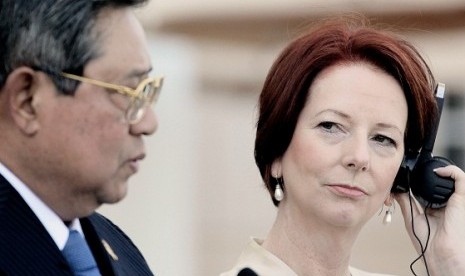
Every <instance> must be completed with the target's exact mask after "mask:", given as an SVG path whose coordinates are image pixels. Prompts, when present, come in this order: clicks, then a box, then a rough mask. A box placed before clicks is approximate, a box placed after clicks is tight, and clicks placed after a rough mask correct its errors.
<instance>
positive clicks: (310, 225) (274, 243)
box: [263, 210, 360, 276]
mask: <svg viewBox="0 0 465 276" xmlns="http://www.w3.org/2000/svg"><path fill="white" fill-rule="evenodd" d="M359 232H360V228H357V229H354V228H353V227H352V228H349V227H335V226H334V225H328V224H325V223H322V222H321V221H312V220H309V219H300V218H296V217H294V216H289V214H283V212H282V211H280V210H278V216H277V218H276V221H275V223H274V225H273V226H272V228H271V230H270V232H269V234H268V236H267V238H266V239H265V241H264V243H263V247H264V248H265V249H267V250H268V251H270V252H271V253H273V254H274V255H276V256H277V257H278V258H280V259H281V260H282V261H284V262H285V263H286V264H287V265H288V266H289V267H290V268H291V269H292V270H294V271H295V272H296V274H298V275H321V276H326V275H331V276H335V275H337V276H347V275H350V273H349V261H350V254H351V250H352V245H353V243H354V241H355V239H356V238H357V235H358V233H359Z"/></svg>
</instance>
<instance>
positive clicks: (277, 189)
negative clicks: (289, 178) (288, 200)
mask: <svg viewBox="0 0 465 276" xmlns="http://www.w3.org/2000/svg"><path fill="white" fill-rule="evenodd" d="M283 198H284V191H283V189H282V188H281V185H280V183H279V177H278V175H276V187H275V189H274V199H276V201H281V200H283Z"/></svg>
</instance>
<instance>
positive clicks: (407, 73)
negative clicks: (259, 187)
mask: <svg viewBox="0 0 465 276" xmlns="http://www.w3.org/2000/svg"><path fill="white" fill-rule="evenodd" d="M434 85H435V83H434V79H433V76H432V75H431V72H430V70H429V68H428V66H427V65H426V64H425V62H424V60H423V59H422V58H421V56H420V55H419V54H418V53H417V51H416V50H415V49H414V48H413V47H412V46H411V45H410V44H409V43H408V42H406V41H404V40H402V39H400V38H398V37H396V36H395V35H393V34H390V33H388V32H385V31H379V30H376V29H375V28H373V27H370V26H368V25H367V24H366V23H364V22H360V21H342V20H338V21H333V22H326V23H324V24H323V25H321V26H319V27H318V28H315V29H314V30H312V31H311V32H309V33H307V34H305V35H303V36H301V37H300V38H298V39H296V40H294V41H293V42H292V43H291V44H290V45H289V46H288V47H287V48H286V49H284V51H283V52H282V53H281V55H280V56H279V57H278V59H277V60H276V62H275V63H274V65H273V66H272V68H271V70H270V72H269V74H268V77H267V79H266V81H265V84H264V87H263V90H262V93H261V95H260V100H259V118H258V124H257V136H256V141H255V160H256V163H257V165H258V167H259V170H260V173H261V175H262V178H263V180H264V182H265V185H266V187H267V189H268V191H269V193H270V195H271V198H272V200H273V202H274V204H275V205H276V206H277V208H278V212H277V217H276V220H275V223H274V225H273V226H272V228H271V230H270V232H269V234H268V236H267V237H266V239H264V240H253V241H252V242H251V244H250V245H249V247H248V248H247V249H246V250H245V251H244V252H243V254H242V255H241V257H240V258H239V261H238V263H237V264H236V266H235V267H234V268H233V269H232V270H230V271H228V272H226V273H224V274H223V275H237V274H238V272H239V271H241V272H240V274H241V275H254V273H256V274H258V275H266V276H269V275H280V276H286V275H328V276H329V275H330V276H348V275H352V276H357V275H359V276H360V275H381V274H372V273H368V272H364V271H361V270H358V269H355V268H353V267H350V264H349V261H350V257H351V250H352V246H353V244H354V242H355V240H356V238H357V235H358V234H359V232H360V230H361V229H362V227H363V226H364V225H365V224H366V222H367V221H368V220H369V219H370V218H371V217H372V216H373V215H374V214H375V213H377V212H379V209H380V208H381V207H382V206H383V204H384V205H386V206H391V205H392V204H393V200H394V198H396V200H397V201H398V202H399V205H400V207H401V209H402V213H403V216H404V219H405V222H406V228H407V231H408V232H409V234H410V236H411V237H412V242H413V244H414V246H416V247H417V248H418V250H419V252H420V253H421V251H422V250H421V249H420V248H421V247H420V245H419V243H418V241H417V240H416V238H415V234H416V235H417V236H420V237H421V239H422V245H423V246H425V242H426V236H427V235H426V233H427V224H426V219H425V217H424V216H423V215H422V210H419V209H417V208H414V209H413V218H412V217H411V213H410V201H409V200H410V198H409V195H408V194H396V195H394V194H392V193H391V187H392V184H393V181H394V178H395V176H396V174H397V171H398V170H399V167H400V165H401V162H402V159H403V156H404V153H406V152H408V151H414V152H417V151H418V150H419V149H420V148H421V145H422V143H423V141H424V137H425V135H426V134H427V132H428V131H429V129H431V128H432V127H433V122H434V120H435V116H434V115H433V114H436V113H435V112H434V111H435V110H437V108H436V103H435V99H434V96H433V93H432V90H433V87H434ZM435 173H436V174H437V175H439V176H442V177H451V178H452V179H454V181H455V186H456V190H455V193H454V194H453V195H452V196H451V197H450V199H449V202H448V204H447V207H445V208H441V209H436V210H428V218H429V224H430V230H431V233H430V239H429V241H428V242H429V244H428V247H427V249H426V252H425V254H424V258H425V259H424V260H425V261H426V264H427V266H428V271H429V273H430V275H465V238H463V237H462V236H463V235H462V234H461V233H465V232H464V231H465V173H464V172H463V171H462V170H461V169H459V168H458V167H456V166H452V165H451V166H447V167H443V168H439V169H437V170H436V171H435ZM414 207H415V206H414ZM387 219H389V218H387ZM412 219H413V220H415V233H414V231H413V230H412V228H411V220H412ZM244 268H249V269H250V270H243V269H244ZM246 271H248V272H246ZM252 271H254V272H252Z"/></svg>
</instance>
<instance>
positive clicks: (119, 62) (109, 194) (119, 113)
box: [34, 9, 157, 218]
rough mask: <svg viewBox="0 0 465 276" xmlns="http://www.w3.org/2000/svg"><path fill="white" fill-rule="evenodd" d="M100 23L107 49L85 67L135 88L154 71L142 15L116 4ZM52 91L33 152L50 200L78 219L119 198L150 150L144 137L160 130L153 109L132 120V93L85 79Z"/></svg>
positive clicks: (93, 75) (102, 77) (103, 78)
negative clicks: (70, 88) (67, 91)
mask: <svg viewBox="0 0 465 276" xmlns="http://www.w3.org/2000/svg"><path fill="white" fill-rule="evenodd" d="M96 27H97V29H98V30H99V31H100V33H101V34H100V36H99V43H100V45H101V55H100V56H98V57H97V58H96V59H94V60H92V61H91V62H89V63H88V64H87V65H86V67H85V69H84V73H83V76H84V77H87V78H92V79H96V80H101V81H105V82H108V83H113V84H118V85H124V86H128V87H132V88H135V87H136V86H137V85H138V84H139V83H140V81H141V80H143V79H144V78H145V77H147V74H148V72H149V71H150V69H151V65H150V58H149V54H148V49H147V45H146V41H145V36H144V32H143V30H142V28H141V26H140V24H139V23H138V21H137V19H136V18H135V17H134V15H133V14H132V12H131V11H130V10H129V9H110V10H105V11H103V12H102V14H101V15H100V17H99V19H98V21H97V26H96ZM50 84H51V83H50ZM47 91H48V92H44V94H46V96H45V99H44V100H43V102H41V103H40V104H42V107H41V109H39V112H41V114H39V118H40V126H41V128H40V130H39V132H38V137H37V140H36V141H38V145H36V146H37V147H38V150H37V151H36V153H34V154H35V160H37V162H38V163H39V164H35V167H36V168H35V170H36V171H40V170H41V171H42V172H40V173H38V174H42V175H41V178H42V179H45V182H46V183H47V185H49V187H48V189H49V191H48V192H49V193H50V192H52V191H53V190H54V189H55V190H56V193H57V196H56V198H55V199H53V201H54V202H53V203H51V204H50V203H49V204H50V205H52V208H54V209H55V211H56V212H57V213H59V215H60V216H62V218H63V217H71V218H72V217H74V216H75V215H77V216H84V215H87V214H89V213H90V212H92V211H93V210H95V208H97V207H98V206H99V205H100V204H102V203H114V202H118V201H119V200H121V199H122V198H123V197H124V196H125V195H126V193H127V181H128V178H129V177H130V176H131V175H133V174H134V173H136V172H137V170H138V163H139V161H140V160H141V159H142V158H143V157H144V155H145V149H144V143H143V139H142V138H143V135H150V134H152V133H153V132H154V131H155V130H156V127H157V121H156V118H155V115H154V112H153V111H152V110H151V109H149V110H147V112H146V114H145V115H144V117H143V119H142V120H141V121H140V122H138V123H137V124H134V125H130V124H128V122H127V120H126V118H125V111H126V108H127V106H128V103H129V101H130V99H129V98H128V97H127V96H124V95H121V94H118V93H116V92H114V91H111V90H108V89H105V88H101V87H99V86H96V85H92V84H89V83H83V82H82V83H80V84H79V86H78V88H77V90H76V93H75V95H74V96H65V95H60V94H59V93H57V92H56V91H55V90H54V89H48V90H47ZM58 195H59V196H58ZM57 201H60V202H57ZM63 202H65V203H66V205H65V204H64V203H63ZM57 209H58V210H57ZM63 209H66V211H62V210H63Z"/></svg>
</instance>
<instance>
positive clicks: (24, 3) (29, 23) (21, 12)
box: [0, 0, 148, 94]
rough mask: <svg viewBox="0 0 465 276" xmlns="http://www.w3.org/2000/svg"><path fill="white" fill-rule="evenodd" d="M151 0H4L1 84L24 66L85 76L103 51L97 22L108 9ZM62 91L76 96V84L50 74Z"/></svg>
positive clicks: (0, 13)
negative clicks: (87, 68) (87, 69)
mask: <svg viewBox="0 0 465 276" xmlns="http://www.w3.org/2000/svg"><path fill="white" fill-rule="evenodd" d="M147 1H148V0H1V2H0V87H2V86H3V85H4V83H5V80H6V79H7V77H8V75H9V74H10V73H11V72H12V71H13V70H15V69H16V68H18V67H20V66H29V67H31V68H43V69H46V70H48V71H51V72H68V73H74V74H78V75H81V74H82V72H83V70H84V67H85V65H86V64H87V63H88V62H89V61H90V60H92V59H94V58H96V57H97V56H98V55H99V54H100V53H99V51H100V50H99V43H98V38H99V33H98V31H97V30H95V22H96V20H97V18H98V15H99V13H100V12H101V11H102V10H103V9H107V8H124V7H133V6H138V5H142V4H145V3H146V2H147ZM51 77H52V79H53V81H54V82H55V85H56V86H57V88H58V90H60V91H62V92H63V93H68V94H73V92H74V90H75V88H76V87H75V85H76V82H74V81H65V80H64V79H63V78H61V77H59V76H57V75H55V76H53V75H51Z"/></svg>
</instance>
